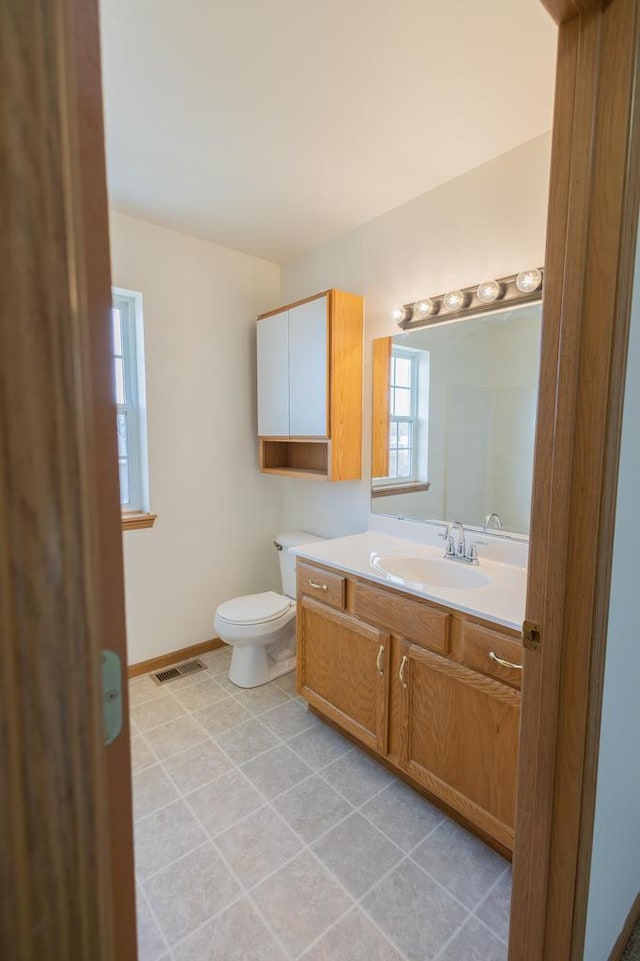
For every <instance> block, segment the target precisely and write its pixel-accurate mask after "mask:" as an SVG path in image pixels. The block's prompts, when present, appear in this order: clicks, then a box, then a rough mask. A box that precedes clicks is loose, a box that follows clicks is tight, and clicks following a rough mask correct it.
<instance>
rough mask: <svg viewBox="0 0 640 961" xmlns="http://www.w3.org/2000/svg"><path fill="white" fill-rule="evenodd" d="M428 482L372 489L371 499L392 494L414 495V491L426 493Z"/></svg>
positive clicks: (414, 482) (429, 485)
mask: <svg viewBox="0 0 640 961" xmlns="http://www.w3.org/2000/svg"><path fill="white" fill-rule="evenodd" d="M430 487H431V483H430V482H429V481H412V483H410V484H389V485H388V486H387V487H384V486H381V487H372V488H371V496H372V497H392V496H393V495H394V494H415V493H416V491H428V490H429V488H430Z"/></svg>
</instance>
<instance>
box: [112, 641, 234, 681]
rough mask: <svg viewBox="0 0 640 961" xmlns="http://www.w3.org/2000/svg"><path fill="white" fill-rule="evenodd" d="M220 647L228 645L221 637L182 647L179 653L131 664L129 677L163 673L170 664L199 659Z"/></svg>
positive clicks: (175, 652) (172, 652)
mask: <svg viewBox="0 0 640 961" xmlns="http://www.w3.org/2000/svg"><path fill="white" fill-rule="evenodd" d="M220 647H226V645H225V643H224V641H221V640H220V638H219V637H212V638H211V640H209V641H200V642H199V643H198V644H191V645H190V647H181V648H180V649H179V650H178V651H169V653H168V654H161V655H160V656H159V657H152V658H150V659H149V660H148V661H139V662H138V663H137V664H130V665H129V677H130V678H131V677H139V676H140V675H141V674H150V673H151V672H152V671H161V670H162V668H163V667H169V665H170V664H179V663H180V662H181V661H188V660H189V659H190V658H192V657H198V655H199V654H206V653H207V651H216V650H218V648H220Z"/></svg>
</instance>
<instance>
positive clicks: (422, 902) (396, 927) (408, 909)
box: [362, 860, 467, 961]
mask: <svg viewBox="0 0 640 961" xmlns="http://www.w3.org/2000/svg"><path fill="white" fill-rule="evenodd" d="M362 907H363V908H364V910H365V911H366V912H367V914H369V915H370V916H371V918H373V919H374V920H375V922H376V924H378V925H379V926H380V927H381V928H382V930H383V931H384V932H385V934H386V935H387V936H388V937H389V938H390V939H391V940H392V942H393V943H394V944H395V945H396V946H397V947H398V948H399V950H400V951H402V952H403V953H404V954H405V955H406V956H407V958H409V961H430V959H431V958H433V957H434V955H435V954H437V952H438V951H439V950H440V949H441V948H442V947H443V946H444V945H445V943H446V942H447V941H448V940H449V938H450V937H451V936H452V935H453V934H454V933H455V931H456V930H457V929H458V928H459V927H460V925H461V924H462V923H463V921H464V920H465V918H466V917H467V912H466V911H465V910H464V908H463V907H462V906H461V905H459V904H458V903H457V902H456V901H454V900H453V898H452V897H450V895H448V894H447V892H446V891H443V890H442V888H441V887H439V886H438V885H437V884H436V883H435V882H434V881H432V880H431V878H428V877H427V876H426V874H425V873H424V872H423V871H421V870H420V868H418V867H417V866H416V865H415V864H413V863H412V862H411V861H409V860H405V861H403V862H402V863H401V864H399V865H398V867H397V868H394V870H393V871H392V872H391V874H390V875H388V876H387V877H386V878H384V880H382V881H381V882H380V884H378V885H377V886H376V887H375V888H374V889H373V891H370V892H369V894H367V896H366V897H365V898H364V900H363V901H362Z"/></svg>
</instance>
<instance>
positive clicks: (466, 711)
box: [397, 641, 520, 848]
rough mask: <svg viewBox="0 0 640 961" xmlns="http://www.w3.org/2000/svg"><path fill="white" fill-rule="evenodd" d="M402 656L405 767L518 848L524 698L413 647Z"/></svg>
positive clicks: (407, 646) (404, 647)
mask: <svg viewBox="0 0 640 961" xmlns="http://www.w3.org/2000/svg"><path fill="white" fill-rule="evenodd" d="M401 654H402V658H401V664H400V669H399V676H398V679H397V683H398V684H400V687H401V701H402V709H401V737H400V764H401V766H402V767H403V768H404V770H405V771H406V772H407V774H409V775H410V776H411V777H412V778H414V780H416V781H418V782H419V783H420V784H423V785H424V786H425V787H426V788H427V789H428V790H429V791H431V792H432V793H433V794H435V795H437V796H438V797H440V798H442V800H444V801H445V802H446V803H447V804H449V805H450V806H451V807H452V808H454V809H455V810H457V811H459V812H460V813H461V814H462V815H464V816H465V817H466V818H468V820H469V821H472V822H473V823H474V824H477V825H478V827H480V828H481V829H482V830H484V831H486V832H487V833H488V834H490V835H491V836H492V837H494V838H496V840H498V841H500V842H501V843H502V844H504V845H505V846H506V847H509V848H512V847H513V823H514V815H515V790H516V767H517V758H518V733H519V722H520V694H519V692H518V691H515V690H513V689H512V688H510V687H507V686H506V685H505V684H501V683H500V682H499V681H494V680H492V679H491V678H488V677H484V676H483V675H481V674H477V673H476V672H475V671H472V670H470V669H469V668H466V667H463V666H462V665H460V664H457V663H456V662H454V661H451V660H448V659H447V658H445V657H440V656H439V655H437V654H432V653H431V652H430V651H427V650H424V649H423V648H421V647H418V646H417V645H414V644H410V643H409V642H408V641H403V642H402V647H401Z"/></svg>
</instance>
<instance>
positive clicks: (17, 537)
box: [0, 0, 137, 961]
mask: <svg viewBox="0 0 640 961" xmlns="http://www.w3.org/2000/svg"><path fill="white" fill-rule="evenodd" d="M0 141H1V142H2V154H3V163H2V181H1V183H0V190H1V191H2V195H1V197H0V207H1V209H2V211H3V230H2V231H1V233H0V250H1V260H0V262H1V263H2V265H3V283H2V291H3V299H2V310H3V322H2V324H1V325H0V367H1V375H0V383H2V391H1V396H0V437H1V438H2V441H1V451H2V454H1V455H0V456H1V458H2V494H1V496H0V530H1V531H2V536H1V537H0V598H1V600H0V635H1V636H2V672H0V766H1V768H2V772H3V773H2V777H1V778H0V812H1V813H0V850H2V853H3V856H2V859H1V863H0V888H2V892H3V894H2V898H3V904H2V923H1V924H0V956H2V957H3V958H4V957H6V958H11V959H12V961H30V959H32V958H36V957H42V958H44V957H46V958H47V959H49V961H68V959H69V958H92V959H94V961H114V959H115V958H127V959H132V961H134V959H135V958H136V956H137V949H136V931H135V901H134V875H133V845H132V830H131V775H130V764H129V743H128V723H127V721H126V717H127V713H126V706H127V705H126V697H125V704H124V708H125V725H124V732H123V735H122V736H121V737H120V738H118V740H117V741H115V742H114V744H113V745H112V746H111V747H110V748H105V747H104V729H103V719H102V684H101V676H100V675H101V651H102V650H103V649H105V648H110V649H112V650H114V651H116V652H117V653H120V655H121V656H122V657H124V648H125V636H124V588H123V578H122V555H121V552H122V544H121V534H120V524H119V517H120V505H119V497H118V479H117V466H116V465H117V457H116V451H115V444H116V441H115V431H114V426H113V425H114V422H115V421H114V416H115V409H114V403H113V399H112V396H111V382H110V379H111V362H110V350H109V344H110V304H111V300H110V278H109V242H108V225H107V205H106V183H105V169H104V145H103V140H102V104H101V77H100V51H99V41H98V11H97V4H96V2H95V0H51V2H50V3H45V4H42V3H41V2H33V0H21V2H20V3H11V4H4V5H0ZM107 425H108V426H107Z"/></svg>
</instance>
